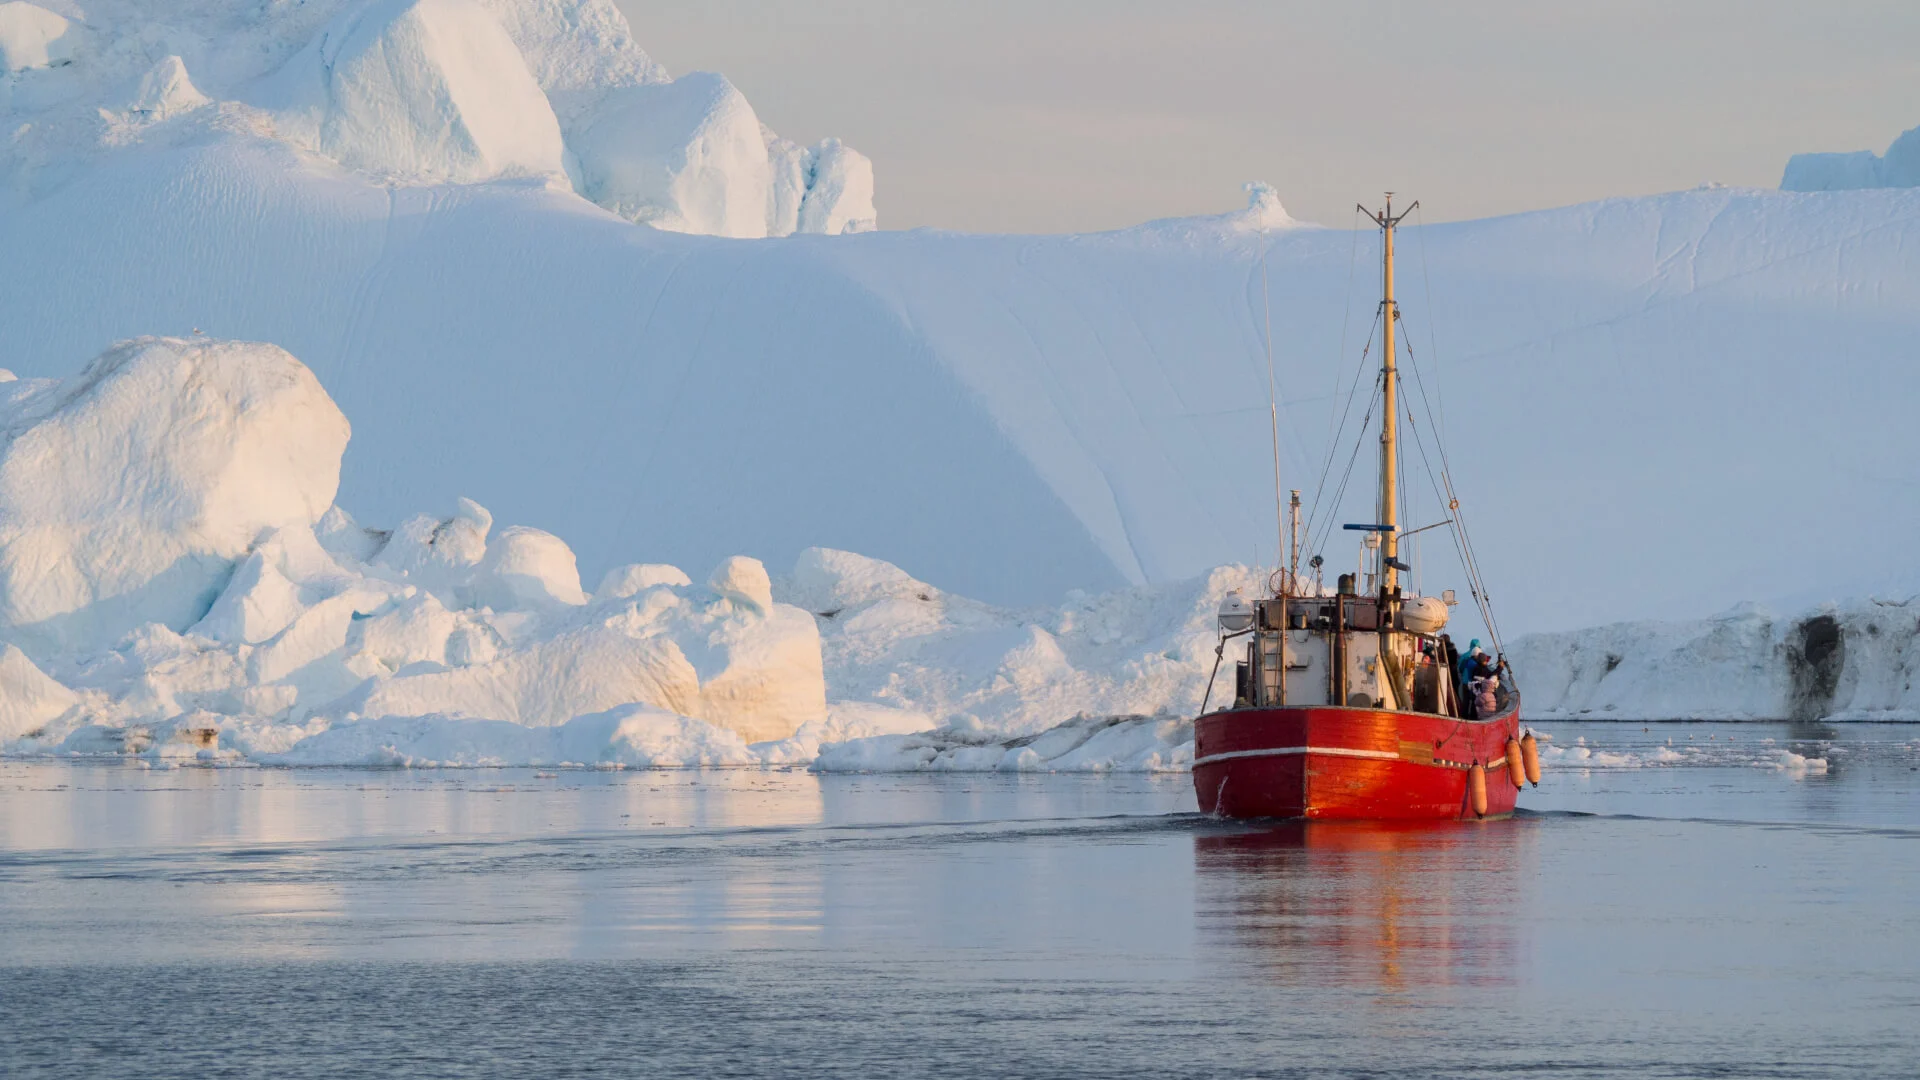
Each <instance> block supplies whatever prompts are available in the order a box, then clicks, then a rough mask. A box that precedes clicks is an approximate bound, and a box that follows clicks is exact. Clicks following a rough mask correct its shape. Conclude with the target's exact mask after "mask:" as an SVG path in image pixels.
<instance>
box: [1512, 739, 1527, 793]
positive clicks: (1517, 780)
mask: <svg viewBox="0 0 1920 1080" xmlns="http://www.w3.org/2000/svg"><path fill="white" fill-rule="evenodd" d="M1524 768H1525V765H1524V764H1522V762H1521V760H1520V740H1519V739H1508V740H1507V779H1509V780H1511V781H1513V786H1514V787H1522V786H1524V785H1525V784H1526V782H1527V781H1526V774H1525V773H1524V772H1522V771H1521V770H1522V769H1524Z"/></svg>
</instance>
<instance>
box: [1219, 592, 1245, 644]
mask: <svg viewBox="0 0 1920 1080" xmlns="http://www.w3.org/2000/svg"><path fill="white" fill-rule="evenodd" d="M1252 625H1253V607H1252V605H1250V604H1248V603H1247V598H1246V597H1244V596H1241V595H1240V594H1239V593H1237V592H1230V593H1228V594H1227V595H1226V596H1225V597H1224V598H1222V599H1221V601H1220V632H1221V633H1223V634H1237V633H1239V632H1241V631H1242V630H1245V629H1247V628H1249V627H1251V626H1252Z"/></svg>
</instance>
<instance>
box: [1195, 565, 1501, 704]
mask: <svg viewBox="0 0 1920 1080" xmlns="http://www.w3.org/2000/svg"><path fill="white" fill-rule="evenodd" d="M1350 580H1351V579H1349V578H1345V577H1343V578H1342V579H1341V584H1342V585H1343V586H1349V583H1350ZM1235 603H1238V605H1239V607H1238V608H1237V609H1236V610H1235V611H1233V612H1230V610H1229V605H1232V604H1235ZM1249 609H1250V610H1249ZM1230 619H1231V620H1232V622H1236V623H1243V624H1245V625H1244V626H1235V625H1232V624H1231V623H1230ZM1446 621H1447V604H1446V601H1444V600H1442V599H1440V598H1437V597H1430V596H1404V597H1403V596H1384V595H1382V596H1368V595H1356V594H1354V593H1352V592H1349V591H1345V590H1344V589H1343V590H1341V591H1337V592H1335V593H1334V594H1332V595H1313V596H1275V597H1270V598H1268V599H1265V600H1261V601H1260V602H1258V603H1257V604H1253V605H1247V604H1245V603H1244V601H1240V600H1239V598H1238V597H1229V599H1228V604H1223V605H1222V608H1221V622H1222V628H1223V629H1228V630H1230V631H1231V630H1234V629H1239V630H1240V631H1241V632H1244V633H1247V634H1249V640H1248V642H1247V648H1246V659H1245V660H1242V661H1240V662H1238V663H1237V664H1236V665H1235V667H1236V670H1235V680H1234V684H1235V691H1234V702H1233V707H1234V708H1236V709H1245V708H1266V707H1274V706H1295V707H1299V706H1323V707H1325V706H1333V707H1342V706H1344V707H1347V708H1358V709H1381V710H1389V711H1396V712H1420V713H1432V714H1437V715H1440V716H1451V717H1458V718H1461V719H1471V718H1472V717H1473V715H1474V713H1475V709H1474V707H1473V703H1472V702H1471V701H1470V700H1469V698H1470V692H1469V688H1468V687H1463V686H1461V685H1460V684H1459V683H1460V680H1459V674H1458V671H1459V652H1458V651H1457V650H1456V649H1455V647H1454V645H1453V642H1452V641H1451V640H1450V639H1449V638H1448V637H1447V635H1446V634H1445V633H1442V632H1441V631H1442V628H1443V627H1445V625H1446ZM1495 692H1496V694H1497V695H1498V698H1499V702H1500V704H1501V705H1502V706H1504V704H1505V699H1506V694H1505V687H1504V686H1502V687H1500V688H1499V690H1497V691H1495Z"/></svg>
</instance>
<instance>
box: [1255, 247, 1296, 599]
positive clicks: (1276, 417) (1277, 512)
mask: <svg viewBox="0 0 1920 1080" xmlns="http://www.w3.org/2000/svg"><path fill="white" fill-rule="evenodd" d="M1260 309H1261V314H1262V315H1263V316H1264V317H1265V319H1266V325H1267V416H1268V419H1269V420H1270V421H1271V422H1272V426H1273V532H1274V545H1273V560H1274V561H1275V562H1279V561H1280V555H1281V552H1284V551H1286V550H1287V517H1286V514H1287V511H1286V504H1285V503H1283V502H1282V501H1281V499H1280V396H1279V393H1278V391H1277V390H1275V389H1274V381H1273V300H1272V298H1271V297H1270V296H1269V295H1268V293H1267V231H1266V230H1265V229H1262V230H1260ZM1299 501H1300V495H1299V493H1298V492H1295V493H1294V502H1295V503H1298V502H1299ZM1295 545H1296V546H1298V540H1297V539H1296V541H1295ZM1299 557H1300V556H1299V553H1298V552H1295V554H1294V556H1293V558H1294V562H1295V563H1297V562H1298V560H1299ZM1287 570H1288V572H1287V573H1286V574H1282V575H1280V589H1279V590H1278V591H1279V592H1281V593H1282V594H1291V593H1292V592H1293V586H1292V584H1291V583H1290V582H1289V581H1288V580H1287V579H1288V578H1289V577H1291V576H1292V574H1293V573H1294V572H1295V571H1296V570H1298V566H1297V565H1294V564H1289V565H1288V567H1287Z"/></svg>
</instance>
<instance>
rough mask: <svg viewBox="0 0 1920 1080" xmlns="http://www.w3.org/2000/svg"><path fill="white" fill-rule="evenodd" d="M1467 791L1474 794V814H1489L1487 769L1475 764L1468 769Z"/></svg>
mask: <svg viewBox="0 0 1920 1080" xmlns="http://www.w3.org/2000/svg"><path fill="white" fill-rule="evenodd" d="M1467 792H1468V794H1470V795H1472V796H1473V816H1474V817H1486V816H1487V769H1486V766H1484V765H1475V766H1474V767H1473V768H1471V769H1469V770H1467Z"/></svg>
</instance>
